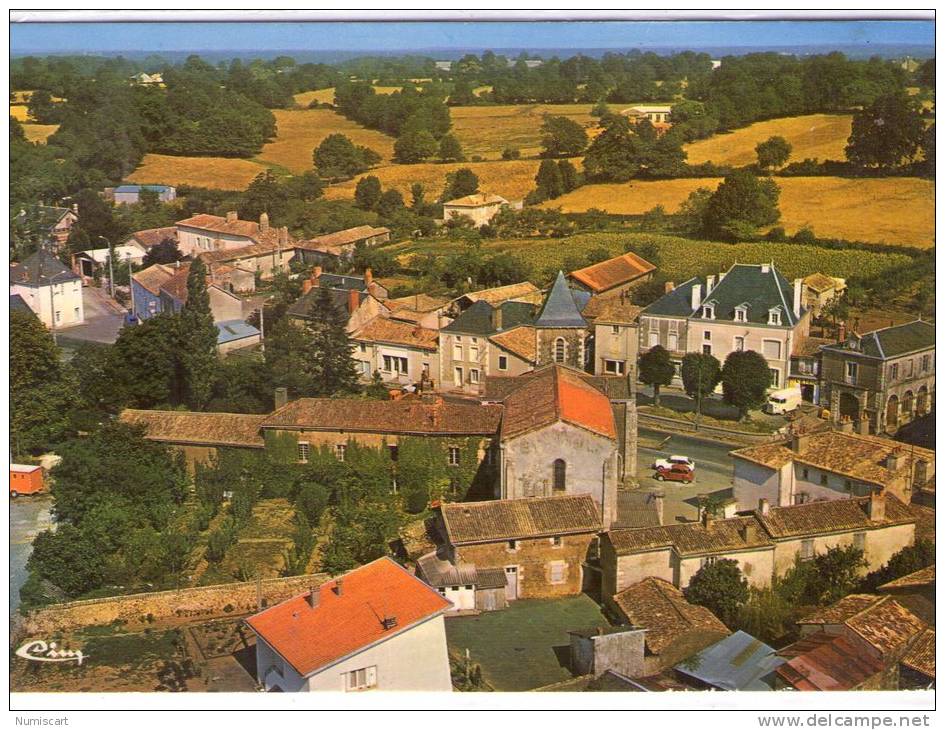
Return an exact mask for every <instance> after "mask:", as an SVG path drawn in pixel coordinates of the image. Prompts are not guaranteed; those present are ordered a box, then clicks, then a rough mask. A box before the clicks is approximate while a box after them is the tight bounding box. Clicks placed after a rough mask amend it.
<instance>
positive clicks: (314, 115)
mask: <svg viewBox="0 0 945 730" xmlns="http://www.w3.org/2000/svg"><path fill="white" fill-rule="evenodd" d="M272 113H273V114H275V116H276V125H277V126H276V128H277V130H278V133H277V135H276V138H275V139H274V140H273V141H272V142H269V143H268V144H266V146H265V147H263V148H262V152H260V153H259V156H258V157H257V158H256V159H257V160H258V161H260V162H263V163H272V164H274V165H278V166H280V167H284V168H286V169H288V170H290V171H292V172H293V173H296V174H298V173H301V172H305V171H306V170H311V169H312V151H313V150H314V149H315V148H316V147H318V145H319V143H321V141H322V140H323V139H325V137H327V136H328V135H329V134H334V133H336V132H337V133H340V134H343V135H345V136H346V137H348V139H350V140H351V141H352V142H353V143H354V144H356V145H364V146H365V147H370V148H371V149H372V150H374V151H375V152H377V153H378V154H379V155H381V157H382V158H383V159H385V160H389V159H390V157H391V155H392V154H393V152H394V139H393V138H392V137H389V136H387V135H386V134H384V133H382V132H376V131H374V130H373V129H365V128H364V127H362V126H360V125H359V124H355V123H354V122H352V121H349V120H348V119H345V118H344V117H343V116H341V115H340V114H337V113H335V112H333V111H331V110H330V109H301V110H297V109H293V110H285V109H274V110H273V112H272Z"/></svg>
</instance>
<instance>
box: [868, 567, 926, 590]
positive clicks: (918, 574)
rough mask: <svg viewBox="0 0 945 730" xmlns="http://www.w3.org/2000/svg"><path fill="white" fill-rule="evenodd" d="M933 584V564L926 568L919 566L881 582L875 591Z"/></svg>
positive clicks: (922, 586)
mask: <svg viewBox="0 0 945 730" xmlns="http://www.w3.org/2000/svg"><path fill="white" fill-rule="evenodd" d="M934 585H935V564H934V563H933V564H932V565H929V566H928V567H926V568H920V569H919V570H917V571H915V572H914V573H909V574H908V575H904V576H902V577H901V578H896V580H891V581H889V582H888V583H883V585H881V586H880V587H879V588H877V589H876V590H877V591H894V590H898V589H901V588H924V587H927V586H934Z"/></svg>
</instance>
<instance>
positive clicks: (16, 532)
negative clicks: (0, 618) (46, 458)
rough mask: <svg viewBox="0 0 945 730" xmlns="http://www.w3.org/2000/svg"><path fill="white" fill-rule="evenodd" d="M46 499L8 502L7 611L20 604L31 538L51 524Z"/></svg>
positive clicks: (46, 497) (47, 499) (49, 503)
mask: <svg viewBox="0 0 945 730" xmlns="http://www.w3.org/2000/svg"><path fill="white" fill-rule="evenodd" d="M51 506H52V499H51V498H50V497H48V496H40V497H18V498H17V499H13V500H10V612H11V613H13V612H14V611H15V610H16V609H17V608H19V605H20V588H22V587H23V584H24V583H25V582H26V577H27V572H26V561H27V560H29V557H30V553H32V552H33V538H35V537H36V536H37V535H38V534H39V533H40V532H42V531H43V530H45V529H48V528H49V527H50V526H51V525H52V518H51V517H50V515H49V508H50V507H51Z"/></svg>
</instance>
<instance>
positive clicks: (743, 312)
mask: <svg viewBox="0 0 945 730" xmlns="http://www.w3.org/2000/svg"><path fill="white" fill-rule="evenodd" d="M735 321H736V322H747V321H748V310H747V309H746V308H745V306H744V305H740V306H738V307H735Z"/></svg>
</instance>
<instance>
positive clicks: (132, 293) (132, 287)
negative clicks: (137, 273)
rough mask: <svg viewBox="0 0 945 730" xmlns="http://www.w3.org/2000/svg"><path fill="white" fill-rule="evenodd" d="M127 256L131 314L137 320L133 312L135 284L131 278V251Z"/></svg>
mask: <svg viewBox="0 0 945 730" xmlns="http://www.w3.org/2000/svg"><path fill="white" fill-rule="evenodd" d="M127 258H128V291H129V292H131V315H132V316H133V317H135V320H134V321H135V322H137V321H138V320H137V314H136V313H135V284H134V282H133V281H132V280H131V251H129V252H128V254H127Z"/></svg>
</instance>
